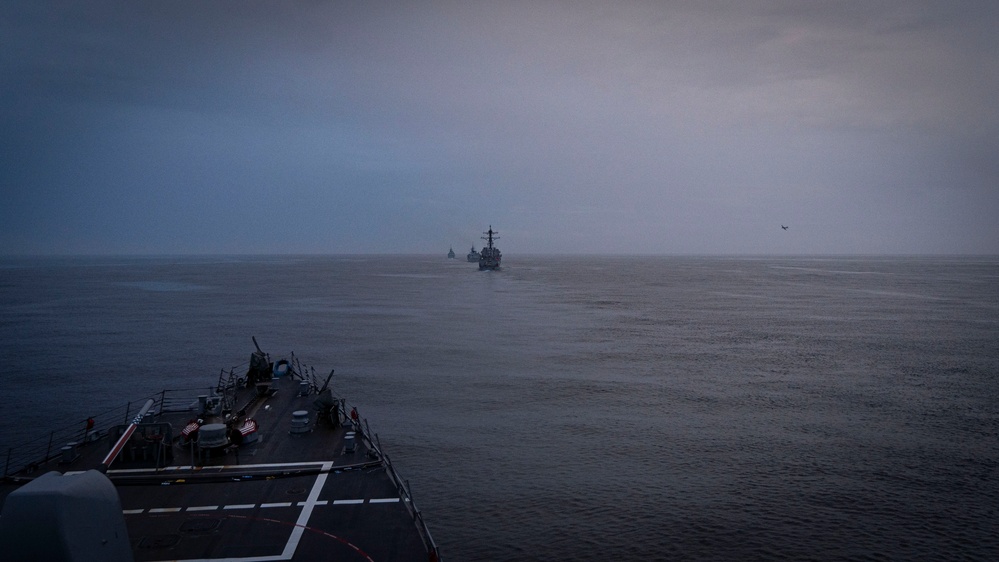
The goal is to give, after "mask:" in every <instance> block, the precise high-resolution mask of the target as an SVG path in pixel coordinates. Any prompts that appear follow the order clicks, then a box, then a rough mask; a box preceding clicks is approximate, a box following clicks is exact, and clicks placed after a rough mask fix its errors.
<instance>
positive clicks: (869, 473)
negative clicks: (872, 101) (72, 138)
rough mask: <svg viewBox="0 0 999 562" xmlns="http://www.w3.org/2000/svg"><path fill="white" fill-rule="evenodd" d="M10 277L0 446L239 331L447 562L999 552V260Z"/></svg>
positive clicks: (417, 262) (177, 376)
mask: <svg viewBox="0 0 999 562" xmlns="http://www.w3.org/2000/svg"><path fill="white" fill-rule="evenodd" d="M504 266H505V267H504V269H503V270H502V271H497V272H479V271H477V269H476V268H475V266H474V265H472V264H468V263H465V262H461V261H453V260H452V261H448V260H445V259H443V258H439V257H437V256H433V257H426V256H424V257H390V256H373V257H356V256H352V257H280V258H279V257H274V258H243V257H239V258H237V257H226V258H201V257H199V258H187V257H185V258H85V259H84V258H81V259H37V260H31V259H5V260H3V261H0V352H2V356H0V359H2V379H0V380H2V382H3V388H4V390H5V392H4V393H3V402H2V406H0V408H2V409H0V446H2V449H0V452H3V453H5V452H6V450H7V447H8V446H10V445H11V444H13V443H14V442H15V441H16V440H18V439H20V438H21V437H26V436H31V437H34V436H36V435H38V434H44V433H45V432H46V431H47V430H48V429H50V428H51V426H53V425H59V424H65V423H70V422H72V421H73V420H83V419H86V417H87V416H88V415H90V414H91V413H92V412H93V411H95V410H100V409H104V408H107V407H110V406H115V405H118V404H119V403H121V402H122V401H124V400H127V399H130V398H139V397H142V396H146V395H149V394H152V393H155V392H157V391H158V390H160V389H162V388H164V387H166V388H192V387H199V386H200V387H207V386H212V385H213V384H214V382H215V380H216V378H217V376H218V373H219V370H220V369H221V368H228V367H230V366H233V365H238V364H241V363H243V362H245V361H246V360H247V358H248V357H249V353H250V351H251V350H252V342H251V341H250V336H251V335H255V336H256V337H257V340H258V341H259V342H260V344H261V346H262V347H263V348H264V349H265V350H268V351H270V352H271V353H279V352H287V351H290V350H293V351H295V353H296V355H298V356H299V357H301V358H302V360H303V361H305V362H307V363H310V364H314V365H315V367H316V371H317V372H319V373H322V374H325V373H328V371H329V369H330V368H335V369H336V374H335V376H334V379H333V381H334V385H335V387H336V390H337V392H338V393H341V394H343V395H345V396H346V397H347V398H348V401H349V402H352V403H353V404H354V405H356V406H357V407H358V409H359V410H360V411H361V414H362V415H363V416H364V417H367V418H368V419H369V421H370V423H371V426H372V429H373V430H375V431H376V432H377V433H378V434H379V436H380V439H381V442H382V444H383V446H384V448H385V449H386V450H387V452H388V454H389V456H390V457H391V458H392V459H393V461H394V462H395V464H396V465H397V467H398V469H399V470H400V472H401V473H402V474H403V476H404V477H406V478H408V479H409V480H410V483H411V486H412V489H413V494H414V498H415V500H416V502H417V504H418V505H419V506H420V508H421V509H422V510H423V512H424V516H425V518H426V520H427V522H428V525H429V526H430V528H431V531H432V532H433V534H434V537H435V539H436V540H437V542H438V543H439V544H440V545H441V547H442V548H443V552H444V555H445V557H446V559H448V560H452V561H465V560H539V559H545V560H608V559H620V560H647V559H664V560H665V559H677V560H716V559H721V560H768V559H780V560H787V559H793V560H808V559H818V560H830V559H866V560H940V559H953V560H997V559H999V258H901V257H899V258H867V257H863V258H846V257H844V258H694V257H682V258H681V257H668V258H648V257H646V258H639V257H557V258H551V257H540V256H532V257H524V258H518V257H513V256H508V257H507V260H505V263H504Z"/></svg>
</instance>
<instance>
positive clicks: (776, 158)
mask: <svg viewBox="0 0 999 562" xmlns="http://www.w3.org/2000/svg"><path fill="white" fill-rule="evenodd" d="M997 30H999V2H996V1H995V0H985V1H981V2H974V1H967V2H964V1H954V0H947V1H939V2H930V1H919V0H897V1H869V0H864V1H858V2H848V1H842V2H840V1H837V2H825V1H801V2H792V1H763V0H738V1H735V0H733V1H710V0H693V1H677V2H670V1H659V2H653V1H650V2H628V1H620V2H619V1H595V2H586V1H571V2H570V1H565V2H555V1H544V0H530V1H524V2H504V1H501V0H490V1H474V0H464V1H454V2H430V1H419V2H415V1H414V2H399V1H396V2H379V1H371V0H353V1H343V2H341V1H318V0H314V1H307V2H304V1H303V2H291V1H278V2H254V1H248V0H241V1H233V2H208V1H204V0H200V1H195V2H186V1H178V0H143V1H125V0H122V1H120V2H86V1H82V2H81V1H72V2H69V1H66V2H64V1H51V0H50V1H46V2H39V1H37V0H6V1H5V2H3V3H2V4H0V185H2V194H3V204H2V206H0V254H7V255H10V254H163V253H167V254H230V253H269V254H272V253H330V254H342V253H419V254H434V253H439V254H443V253H444V252H447V250H448V247H450V246H453V247H454V249H455V251H456V252H459V253H461V254H463V253H465V252H467V251H468V248H469V247H470V246H471V245H473V244H475V246H476V247H478V246H479V245H480V244H481V241H480V240H479V236H481V233H482V231H484V230H486V228H488V227H489V225H492V226H493V227H494V228H495V229H496V230H498V231H500V233H501V237H502V239H501V240H500V242H499V244H498V245H499V246H500V248H502V249H503V252H504V254H505V255H506V256H507V261H509V260H510V259H511V258H512V257H513V256H514V255H516V254H517V253H522V254H528V253H532V254H542V253H554V252H571V253H629V254H630V253H640V254H649V253H652V254H844V253H847V254H854V253H863V254H914V253H916V254H939V253H958V254H966V253H980V254H981V253H985V254H997V253H999V31H997ZM782 224H783V225H786V226H788V229H787V230H786V231H785V230H783V229H781V225H782Z"/></svg>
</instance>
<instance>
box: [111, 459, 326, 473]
mask: <svg viewBox="0 0 999 562" xmlns="http://www.w3.org/2000/svg"><path fill="white" fill-rule="evenodd" d="M333 464H334V463H333V461H303V462H278V463H262V464H216V465H212V466H190V465H184V466H167V467H163V468H117V469H114V470H109V471H108V472H107V473H108V474H144V473H159V472H171V471H173V472H176V471H178V470H182V471H187V472H190V471H192V470H193V471H195V472H205V471H212V470H226V469H232V470H235V469H240V470H245V469H248V468H292V467H303V466H323V467H325V466H327V465H329V467H331V468H332V466H333ZM327 470H329V469H328V468H327Z"/></svg>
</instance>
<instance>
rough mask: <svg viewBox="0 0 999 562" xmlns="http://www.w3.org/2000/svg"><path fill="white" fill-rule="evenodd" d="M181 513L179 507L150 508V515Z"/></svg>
mask: <svg viewBox="0 0 999 562" xmlns="http://www.w3.org/2000/svg"><path fill="white" fill-rule="evenodd" d="M178 511H180V508H179V507H151V508H149V513H177V512H178Z"/></svg>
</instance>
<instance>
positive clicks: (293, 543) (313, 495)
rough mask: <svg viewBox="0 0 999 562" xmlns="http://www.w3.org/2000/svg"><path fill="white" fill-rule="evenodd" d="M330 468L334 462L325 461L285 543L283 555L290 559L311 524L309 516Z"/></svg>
mask: <svg viewBox="0 0 999 562" xmlns="http://www.w3.org/2000/svg"><path fill="white" fill-rule="evenodd" d="M330 468H333V463H332V462H327V463H323V471H322V472H321V473H320V474H319V476H317V477H316V482H315V484H313V485H312V490H311V491H310V492H309V497H308V498H306V499H305V505H304V506H303V507H302V513H299V514H298V521H296V522H295V528H294V529H292V530H291V537H289V538H288V542H287V543H285V545H284V550H283V551H282V552H281V556H282V557H284V558H285V559H286V560H290V559H291V557H292V556H294V555H295V550H297V549H298V543H299V541H301V540H302V533H304V532H305V526H306V525H308V524H309V518H310V517H312V509H313V507H315V505H316V501H317V500H318V499H319V494H320V493H321V492H322V491H323V486H325V485H326V478H327V477H328V476H329V470H330Z"/></svg>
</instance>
